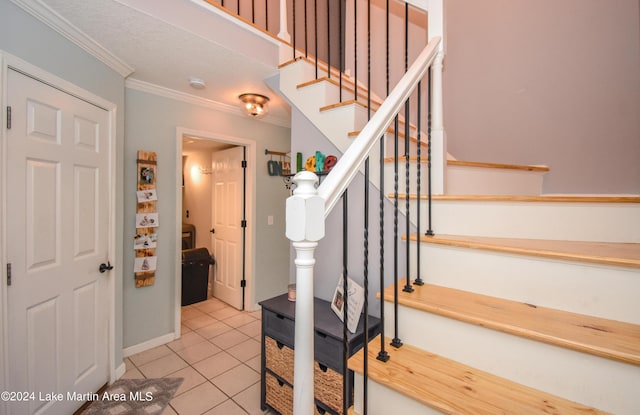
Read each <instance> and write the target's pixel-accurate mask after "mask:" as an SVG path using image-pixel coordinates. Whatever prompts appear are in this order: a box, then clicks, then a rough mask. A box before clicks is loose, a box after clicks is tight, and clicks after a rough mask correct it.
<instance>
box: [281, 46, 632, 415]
mask: <svg viewBox="0 0 640 415" xmlns="http://www.w3.org/2000/svg"><path fill="white" fill-rule="evenodd" d="M312 72H313V65H312V63H310V62H309V61H307V60H306V59H304V58H299V59H296V60H292V61H290V62H287V63H285V64H283V65H282V66H281V69H280V89H281V91H282V93H283V94H284V95H285V96H286V97H287V99H288V100H289V101H290V102H291V103H292V104H293V105H295V106H296V107H297V108H298V109H299V110H300V111H301V112H302V113H303V114H304V116H305V117H306V118H307V119H308V120H310V121H311V122H312V123H313V124H314V125H315V126H316V127H317V128H318V129H319V130H320V131H321V132H322V134H323V135H324V136H325V137H327V138H328V139H329V140H330V141H331V142H332V143H333V145H335V147H337V148H338V149H339V150H340V151H341V152H344V151H346V149H348V148H349V146H350V145H351V144H352V142H353V141H354V140H357V139H358V138H357V136H358V132H359V131H360V130H361V129H362V128H363V127H364V125H366V122H367V108H366V105H365V104H362V103H361V102H354V101H348V102H343V103H340V104H336V102H337V100H338V99H337V97H338V94H339V86H338V85H337V84H336V82H335V81H333V80H330V79H328V78H321V79H318V80H314V81H312V82H308V78H307V77H313V75H312ZM344 85H345V88H347V89H348V88H352V83H351V81H350V80H349V79H345V84H344ZM401 128H402V130H404V127H401ZM411 130H412V133H411V135H415V134H416V130H415V127H414V126H412V127H411ZM423 136H424V135H423ZM385 140H386V144H385V146H384V151H385V154H384V155H382V156H383V157H386V159H385V162H386V163H385V170H389V171H388V172H387V174H385V178H386V179H385V181H387V183H385V184H383V186H384V188H385V189H389V188H392V187H393V183H392V180H393V173H392V169H393V162H394V160H395V158H394V157H393V155H391V154H390V153H391V151H392V150H391V149H392V148H393V145H392V144H390V143H389V142H390V141H391V140H392V138H391V137H389V136H386V138H385ZM401 140H404V137H401ZM416 141H417V140H415V137H414V139H413V142H412V144H411V146H412V152H413V151H415V150H414V149H415V148H416V147H417V144H416ZM422 145H423V146H424V143H423V144H422ZM401 146H404V143H403V142H402V143H401ZM378 153H379V151H378V150H377V148H375V147H374V151H373V152H372V154H371V157H372V159H374V160H375V159H377V157H379V156H380V155H379V154H378ZM423 162H424V159H423ZM404 163H405V160H404V159H402V160H401V163H400V169H401V171H400V177H402V178H403V177H404V170H402V169H404V168H405V167H404ZM416 164H417V163H416V160H415V159H412V160H410V162H409V166H410V167H409V169H410V171H411V176H412V177H414V176H415V174H416V173H415V169H416ZM361 171H362V169H361ZM546 171H548V168H546V167H544V166H513V165H504V164H491V163H477V162H462V161H458V160H455V159H454V158H453V157H451V156H449V160H448V162H447V189H451V191H450V192H449V191H447V193H446V194H445V195H436V196H434V197H433V201H432V203H433V209H432V214H433V216H434V217H435V223H436V225H435V231H436V235H435V236H433V237H431V236H425V235H423V234H410V235H404V236H403V240H404V241H405V243H406V242H407V240H408V243H409V244H410V246H411V250H412V254H411V255H412V256H413V257H415V255H417V254H416V252H415V251H416V250H417V249H416V247H417V245H418V244H420V245H421V250H420V255H421V259H422V261H421V264H422V265H421V275H422V278H423V279H424V280H425V282H426V284H425V285H423V286H414V289H415V292H413V293H404V292H401V295H400V296H399V311H398V316H399V332H400V334H399V336H400V338H401V340H402V341H403V343H404V345H403V346H402V347H400V348H398V349H396V348H393V347H390V346H388V344H389V343H390V338H387V339H386V340H385V342H386V344H387V346H386V350H387V351H388V353H389V355H390V360H389V361H388V362H386V363H383V362H381V361H379V360H377V359H376V356H377V354H378V350H379V344H380V341H381V340H380V339H375V340H373V341H372V342H371V343H370V346H369V351H368V353H369V357H368V365H369V368H368V383H367V397H366V399H365V398H364V396H363V395H364V388H363V383H362V380H363V377H362V373H363V353H364V351H360V352H359V353H358V354H357V355H355V356H354V357H353V358H351V359H350V361H349V367H350V368H351V369H352V370H354V371H355V372H356V389H355V400H354V401H355V405H354V407H353V408H352V410H351V411H352V412H353V413H356V414H364V413H372V414H385V413H391V412H392V411H393V412H397V413H406V414H418V413H420V414H423V413H424V414H431V413H434V414H435V413H446V414H467V413H477V414H537V413H557V414H574V413H575V414H584V413H590V414H600V413H602V414H604V413H615V414H629V415H631V414H637V413H640V395H638V394H637V389H638V387H639V386H640V368H639V367H638V366H639V365H640V301H638V299H637V294H638V293H640V221H639V220H638V218H640V198H639V197H604V196H603V197H598V196H589V197H581V196H545V195H542V194H541V191H542V179H543V175H544V173H545V172H546ZM370 177H371V182H372V184H373V185H374V186H376V187H380V183H379V180H378V172H377V171H376V166H375V163H373V164H372V171H371V176H370ZM409 191H410V192H415V187H413V185H412V187H411V188H410V189H409ZM423 192H424V189H423ZM395 197H396V196H395V195H394V194H389V195H388V198H389V199H390V200H393V199H394V198H395ZM405 197H406V195H404V194H399V195H398V198H399V199H400V200H404V199H405ZM409 199H410V200H411V209H410V212H411V213H410V220H411V222H412V224H414V225H415V223H416V212H417V211H418V210H419V209H421V210H423V211H424V210H426V207H425V205H426V196H425V195H421V196H420V200H418V197H417V195H415V194H411V195H410V197H409ZM403 285H404V281H402V282H400V286H403ZM385 302H386V304H385V314H386V316H394V308H393V286H388V287H387V288H386V294H385ZM394 330H395V328H394V327H393V318H387V319H386V320H385V333H387V336H388V337H392V336H393V333H394ZM365 403H366V405H367V408H368V410H367V411H366V412H365V410H364V405H365Z"/></svg>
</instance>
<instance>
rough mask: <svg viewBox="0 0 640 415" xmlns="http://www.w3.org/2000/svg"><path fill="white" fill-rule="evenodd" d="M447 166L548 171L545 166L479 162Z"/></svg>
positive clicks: (464, 162) (458, 161) (460, 162)
mask: <svg viewBox="0 0 640 415" xmlns="http://www.w3.org/2000/svg"><path fill="white" fill-rule="evenodd" d="M447 165H448V166H466V167H480V168H488V169H504V170H523V171H540V172H546V171H549V167H547V166H535V165H520V164H503V163H484V162H479V161H462V160H447Z"/></svg>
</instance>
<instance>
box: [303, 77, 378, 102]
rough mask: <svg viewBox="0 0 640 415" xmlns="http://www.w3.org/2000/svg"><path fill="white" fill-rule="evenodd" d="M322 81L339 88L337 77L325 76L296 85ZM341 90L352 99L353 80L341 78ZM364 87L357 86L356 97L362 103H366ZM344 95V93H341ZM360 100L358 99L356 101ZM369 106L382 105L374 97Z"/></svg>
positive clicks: (313, 83) (305, 85)
mask: <svg viewBox="0 0 640 415" xmlns="http://www.w3.org/2000/svg"><path fill="white" fill-rule="evenodd" d="M322 82H328V83H330V84H332V85H335V86H336V87H338V88H340V81H339V80H338V79H337V78H328V77H326V76H323V77H320V78H318V79H313V80H311V81H308V82H304V83H301V84H299V85H297V86H296V88H297V89H301V88H305V87H307V86H311V85H316V84H319V83H322ZM342 90H343V91H344V92H346V93H348V94H350V95H349V96H350V97H351V99H353V94H354V92H355V88H354V83H353V81H351V80H349V79H345V78H343V82H342ZM366 92H367V91H366V89H363V88H362V87H358V98H359V100H360V99H361V100H363V101H364V103H365V104H366V102H367V94H366ZM343 95H344V94H343ZM358 102H360V101H358ZM371 104H372V105H371V108H379V107H380V105H382V103H381V102H380V101H378V100H375V99H373V98H372V99H371Z"/></svg>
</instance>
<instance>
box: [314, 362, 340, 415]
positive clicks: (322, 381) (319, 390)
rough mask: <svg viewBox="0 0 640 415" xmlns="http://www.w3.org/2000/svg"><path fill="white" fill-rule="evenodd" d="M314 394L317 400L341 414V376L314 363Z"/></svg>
mask: <svg viewBox="0 0 640 415" xmlns="http://www.w3.org/2000/svg"><path fill="white" fill-rule="evenodd" d="M313 372H314V394H315V397H316V399H317V400H319V401H320V402H322V403H324V404H325V405H327V406H328V407H329V408H331V409H332V410H334V411H336V412H337V413H339V414H342V375H341V374H340V373H338V372H336V371H335V370H333V369H329V368H328V367H326V366H322V365H320V364H319V363H318V362H314V365H313Z"/></svg>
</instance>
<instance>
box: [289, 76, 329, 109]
mask: <svg viewBox="0 0 640 415" xmlns="http://www.w3.org/2000/svg"><path fill="white" fill-rule="evenodd" d="M296 91H297V93H298V95H299V96H300V97H301V99H303V100H304V101H305V102H309V101H315V107H316V111H317V110H318V109H319V108H322V107H325V106H327V105H331V104H335V103H336V102H338V101H339V91H338V87H336V86H335V85H333V84H331V83H329V82H318V83H315V84H313V85H308V86H305V87H302V88H296Z"/></svg>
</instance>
